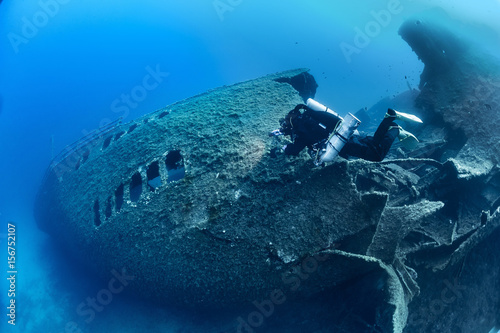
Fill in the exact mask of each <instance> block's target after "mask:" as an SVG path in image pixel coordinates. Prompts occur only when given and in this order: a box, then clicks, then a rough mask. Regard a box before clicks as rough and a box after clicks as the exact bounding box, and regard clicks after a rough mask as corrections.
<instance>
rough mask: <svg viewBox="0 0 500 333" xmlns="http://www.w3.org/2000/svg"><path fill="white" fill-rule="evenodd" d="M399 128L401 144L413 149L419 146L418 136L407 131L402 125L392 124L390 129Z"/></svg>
mask: <svg viewBox="0 0 500 333" xmlns="http://www.w3.org/2000/svg"><path fill="white" fill-rule="evenodd" d="M395 128H397V129H398V130H399V134H398V139H399V142H401V145H402V146H403V147H405V148H406V149H408V150H413V149H415V148H416V147H417V145H418V143H419V142H420V141H418V139H417V137H416V136H415V135H413V134H411V133H410V132H408V131H405V130H404V129H403V128H402V127H401V126H391V127H389V130H391V129H395Z"/></svg>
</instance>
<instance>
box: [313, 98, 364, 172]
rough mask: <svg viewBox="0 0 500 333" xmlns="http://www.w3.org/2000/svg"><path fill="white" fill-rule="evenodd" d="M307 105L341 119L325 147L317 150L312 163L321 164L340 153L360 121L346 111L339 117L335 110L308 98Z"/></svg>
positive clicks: (331, 159)
mask: <svg viewBox="0 0 500 333" xmlns="http://www.w3.org/2000/svg"><path fill="white" fill-rule="evenodd" d="M306 103H307V106H308V107H309V108H311V109H312V110H314V111H325V112H329V113H332V114H334V115H336V116H337V117H339V118H340V119H342V121H341V122H340V123H339V125H338V126H337V128H335V130H334V131H333V133H332V134H330V137H329V138H328V141H327V142H326V145H325V147H323V149H320V150H319V151H318V154H317V155H316V158H315V160H314V164H316V165H321V164H322V163H324V162H331V161H333V160H334V159H335V158H336V157H337V156H338V155H339V153H340V151H341V150H342V148H344V145H345V144H346V143H347V141H349V138H350V137H351V136H352V134H353V133H354V131H356V129H357V128H358V126H359V124H361V121H360V120H359V119H358V118H356V117H354V116H353V115H352V114H351V113H348V114H347V116H345V117H344V118H342V117H340V116H339V115H338V114H337V113H336V112H335V111H333V110H331V109H329V108H328V107H326V106H324V105H323V104H321V103H318V102H316V101H315V100H313V99H311V98H309V99H308V100H307V102H306Z"/></svg>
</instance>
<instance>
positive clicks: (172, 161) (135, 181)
mask: <svg viewBox="0 0 500 333" xmlns="http://www.w3.org/2000/svg"><path fill="white" fill-rule="evenodd" d="M164 165H165V169H166V173H167V174H166V177H165V178H166V179H167V183H171V182H174V181H178V180H181V179H182V178H184V176H185V167H184V159H183V157H182V155H181V152H180V150H173V151H170V152H169V153H168V154H167V155H166V156H165V160H164ZM160 169H161V168H160V161H154V162H152V163H151V164H149V165H148V167H147V168H146V179H147V182H146V184H147V187H148V188H149V190H150V191H151V192H154V191H155V190H156V189H157V188H159V187H161V186H162V185H163V182H162V177H161V172H160ZM142 192H143V177H142V174H141V173H140V172H139V171H137V172H136V173H134V174H133V175H132V178H131V179H130V183H129V186H128V195H129V198H130V202H138V201H139V200H140V199H141V196H142ZM124 197H125V186H124V184H120V186H118V187H117V189H116V190H115V193H114V203H113V197H111V196H110V197H108V198H107V199H106V202H105V209H104V219H105V220H108V219H109V218H110V217H111V215H112V214H113V207H114V211H115V212H117V213H119V212H120V211H121V209H122V206H123V202H124ZM93 212H94V224H95V226H96V227H99V226H100V225H101V224H102V218H101V216H102V213H101V205H100V203H99V200H98V199H97V200H95V201H94V206H93Z"/></svg>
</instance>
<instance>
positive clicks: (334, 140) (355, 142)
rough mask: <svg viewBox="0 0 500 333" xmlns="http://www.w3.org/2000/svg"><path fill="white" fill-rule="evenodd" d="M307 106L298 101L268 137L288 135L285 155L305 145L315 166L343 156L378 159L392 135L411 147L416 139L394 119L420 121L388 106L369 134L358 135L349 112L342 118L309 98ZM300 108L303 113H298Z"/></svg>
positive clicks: (383, 155) (385, 153)
mask: <svg viewBox="0 0 500 333" xmlns="http://www.w3.org/2000/svg"><path fill="white" fill-rule="evenodd" d="M306 103H307V105H304V104H299V105H297V106H296V107H295V108H294V109H293V110H291V111H290V112H289V113H288V114H287V115H286V117H285V118H284V119H281V120H280V125H281V128H280V129H276V130H274V131H272V132H271V133H270V136H279V135H289V136H290V137H291V139H292V143H290V144H287V145H285V146H283V147H282V150H283V151H284V152H285V154H286V155H298V154H299V153H300V152H301V151H302V150H303V149H304V148H305V147H308V148H309V153H310V154H311V156H313V158H314V163H315V164H316V165H321V164H323V163H324V162H331V161H333V160H334V159H335V158H336V157H337V156H338V155H340V156H341V157H343V158H346V159H347V158H349V157H358V158H362V159H365V160H368V161H374V162H380V161H382V160H383V159H384V158H385V156H386V155H387V153H388V152H389V149H390V148H391V146H392V143H393V141H394V139H395V138H396V137H398V138H399V140H400V141H401V143H402V144H403V145H404V146H405V147H406V148H408V149H413V148H415V146H416V144H417V143H418V139H417V138H416V137H415V136H414V135H413V134H411V133H409V132H407V131H405V130H404V129H403V128H402V127H400V126H398V125H397V124H396V123H395V121H396V120H405V121H413V122H417V123H422V120H420V119H419V118H418V117H416V116H414V115H411V114H406V113H403V112H399V111H396V110H393V109H388V110H387V113H386V114H385V116H384V119H383V120H382V122H381V123H380V125H379V126H378V128H377V130H376V131H375V134H374V135H373V136H368V135H360V134H359V132H358V131H357V127H358V126H359V124H360V123H361V122H360V121H359V120H358V119H357V118H356V117H354V116H353V115H352V114H350V113H349V114H347V116H345V117H344V118H342V117H340V116H339V115H338V114H337V113H335V112H334V111H332V110H331V109H329V108H327V107H326V106H324V105H322V104H320V103H318V102H316V101H315V100H313V99H311V98H309V99H308V100H307V102H306ZM301 110H303V112H301Z"/></svg>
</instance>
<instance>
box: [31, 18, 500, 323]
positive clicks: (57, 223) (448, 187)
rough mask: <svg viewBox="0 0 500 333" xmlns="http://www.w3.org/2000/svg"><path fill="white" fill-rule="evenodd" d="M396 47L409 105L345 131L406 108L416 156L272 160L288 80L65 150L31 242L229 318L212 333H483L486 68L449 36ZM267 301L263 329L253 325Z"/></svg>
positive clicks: (421, 21) (497, 152) (496, 178)
mask: <svg viewBox="0 0 500 333" xmlns="http://www.w3.org/2000/svg"><path fill="white" fill-rule="evenodd" d="M400 35H401V37H402V38H403V39H404V40H406V41H407V42H408V43H409V45H410V46H411V47H412V48H413V50H414V51H415V53H416V54H417V55H418V56H419V58H420V59H421V60H422V61H423V62H424V63H425V69H424V72H423V73H422V76H421V84H420V90H416V89H414V90H409V91H407V92H405V93H403V94H401V95H400V96H397V97H395V98H393V99H390V100H384V101H381V102H380V103H379V104H377V105H375V106H374V107H372V108H371V109H369V110H368V111H360V112H359V113H358V114H357V116H358V117H359V118H361V119H362V120H364V122H365V123H374V124H375V123H377V122H376V121H375V120H376V117H377V116H376V115H379V116H380V115H383V114H384V113H385V110H383V108H384V107H386V104H389V105H390V106H391V107H394V108H403V109H404V110H408V109H411V112H412V113H416V114H418V115H419V116H420V117H421V118H422V119H423V120H424V126H420V127H418V128H411V129H410V130H411V131H412V132H414V133H415V134H417V135H418V137H419V138H420V141H421V142H420V144H419V146H418V148H417V149H416V150H414V151H405V150H404V149H403V148H402V147H399V146H398V145H397V144H395V145H394V147H393V149H392V150H391V152H390V156H389V157H388V158H387V159H386V160H385V161H383V162H380V163H372V162H366V161H361V160H349V161H348V160H343V159H340V158H339V159H338V160H337V161H335V162H334V163H331V164H329V165H327V166H323V167H315V166H314V165H313V164H312V162H311V159H310V157H309V156H308V155H307V154H306V153H303V154H302V155H299V156H297V157H285V156H282V155H280V154H273V153H272V152H273V148H275V146H276V142H273V140H271V139H270V138H269V136H268V133H269V132H270V131H271V130H273V129H274V128H275V127H276V126H277V124H278V120H279V119H280V118H281V117H282V116H283V115H284V114H285V113H286V112H287V111H289V110H291V109H292V108H293V107H294V106H295V105H296V104H299V103H303V102H304V101H305V99H307V98H309V97H314V95H315V92H316V88H317V84H316V82H315V80H314V78H313V76H312V75H310V74H309V73H308V71H307V70H304V69H298V70H291V71H287V72H282V73H277V74H273V75H269V76H266V77H263V78H259V79H256V80H251V81H248V82H243V83H239V84H235V85H232V86H227V87H222V88H218V89H215V90H212V91H209V92H207V93H204V94H201V95H199V96H195V97H192V98H188V99H186V100H183V101H180V102H177V103H174V104H172V105H170V106H168V107H165V108H164V109H161V110H158V111H156V112H153V113H151V114H148V115H145V116H143V117H141V118H139V119H136V120H134V121H132V122H130V123H127V124H121V123H119V122H117V123H113V124H110V125H109V126H107V127H105V128H102V129H101V130H100V131H98V132H96V133H93V134H91V135H89V136H87V137H85V138H83V139H82V140H80V141H79V142H77V143H76V144H74V145H72V146H70V147H68V148H67V149H66V150H65V151H64V152H62V153H61V155H59V156H58V157H57V158H56V159H54V161H53V162H52V164H51V165H50V167H49V169H48V171H47V174H46V177H45V179H44V181H43V183H42V186H41V188H40V192H39V195H38V197H37V201H36V206H35V215H36V219H37V223H38V226H39V228H40V229H42V230H43V231H45V232H47V233H49V234H50V235H52V236H53V237H54V238H55V239H57V240H58V241H59V242H60V243H61V244H62V246H64V248H65V249H68V250H69V252H70V253H71V254H72V255H73V256H74V257H75V258H78V259H79V260H81V261H82V262H83V263H85V264H86V265H88V266H89V267H91V268H92V269H93V270H94V271H95V272H97V274H98V275H100V276H101V277H102V278H103V279H109V278H110V277H111V274H112V273H111V272H112V270H118V271H119V270H124V271H125V270H126V272H127V274H128V275H130V276H133V277H134V279H133V280H132V281H130V284H129V286H128V287H127V291H130V292H133V293H135V294H137V295H140V296H141V297H144V298H147V299H151V300H154V301H159V302H169V303H174V304H181V305H185V306H186V307H193V308H202V309H204V308H212V309H229V308H232V309H239V310H238V311H239V312H238V313H239V314H240V316H239V317H238V321H237V320H234V319H235V318H236V317H232V318H231V320H230V323H229V324H227V325H228V326H226V328H225V329H219V330H217V331H215V330H214V332H226V331H227V332H229V331H234V328H237V329H240V331H241V330H242V329H243V330H244V329H246V330H247V331H253V330H254V329H256V327H257V326H259V331H262V332H266V331H268V332H273V331H276V330H277V329H278V330H286V331H288V332H295V331H297V332H304V331H311V332H312V331H314V332H331V331H342V330H340V329H343V331H349V332H355V331H368V329H372V331H373V332H424V331H432V330H435V331H439V332H457V331H458V332H472V331H474V332H479V331H484V332H487V331H489V329H491V328H492V327H493V326H494V325H495V324H498V323H499V322H500V317H499V314H500V311H499V310H500V308H499V307H498V304H499V303H500V259H499V258H498V256H496V255H491V254H492V253H493V254H496V253H498V250H500V246H499V245H498V237H500V232H499V228H498V227H499V226H500V210H499V206H500V169H499V166H498V162H499V161H498V156H500V134H499V132H498V130H497V125H498V124H500V79H499V78H500V76H499V75H498V72H497V70H498V68H497V67H494V66H493V65H492V64H491V63H490V62H489V59H488V57H487V56H484V55H483V54H482V53H481V52H480V50H477V49H472V48H470V47H468V45H467V44H466V43H465V42H464V41H463V40H461V39H460V38H458V37H456V35H455V34H454V30H453V24H449V25H443V24H442V21H441V23H439V24H438V23H436V22H435V21H433V20H428V19H426V18H425V17H419V18H418V19H410V20H408V22H406V23H405V24H404V25H403V26H402V27H401V29H400ZM487 64H488V65H487ZM493 69H494V70H493ZM404 110H402V111H404ZM477 113H480V114H481V116H471V114H477ZM370 119H371V120H372V121H370ZM362 126H363V125H362ZM360 129H362V127H361V128H360ZM366 129H367V130H370V128H369V127H366ZM495 239H496V241H495ZM269 300H272V302H273V308H276V309H277V310H276V311H278V308H279V310H280V312H279V314H277V315H275V316H269V317H267V316H265V312H266V311H265V309H264V308H265V307H264V305H262V304H267V306H268V308H267V309H268V310H269V304H271V303H269V302H270V301H269ZM266 302H267V303H266ZM332 304H334V305H332ZM305 305H307V306H305ZM259 306H260V308H261V310H262V311H261V312H260V313H261V314H260V317H258V316H257V317H256V316H255V315H254V316H253V317H252V316H251V315H250V316H248V317H247V316H246V314H248V313H250V314H252V313H253V314H255V313H259V312H255V311H256V309H259ZM262 307H264V308H262ZM241 309H243V310H241ZM244 309H247V310H244ZM245 311H248V312H245ZM251 311H254V312H251ZM278 318H281V319H278ZM283 318H285V319H286V320H283ZM261 319H262V320H261ZM284 323H286V324H284ZM231 325H233V326H234V327H233V328H231V327H232V326H231ZM238 325H239V328H238V327H237V326H238ZM304 325H306V326H304ZM228 327H229V328H228Z"/></svg>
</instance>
